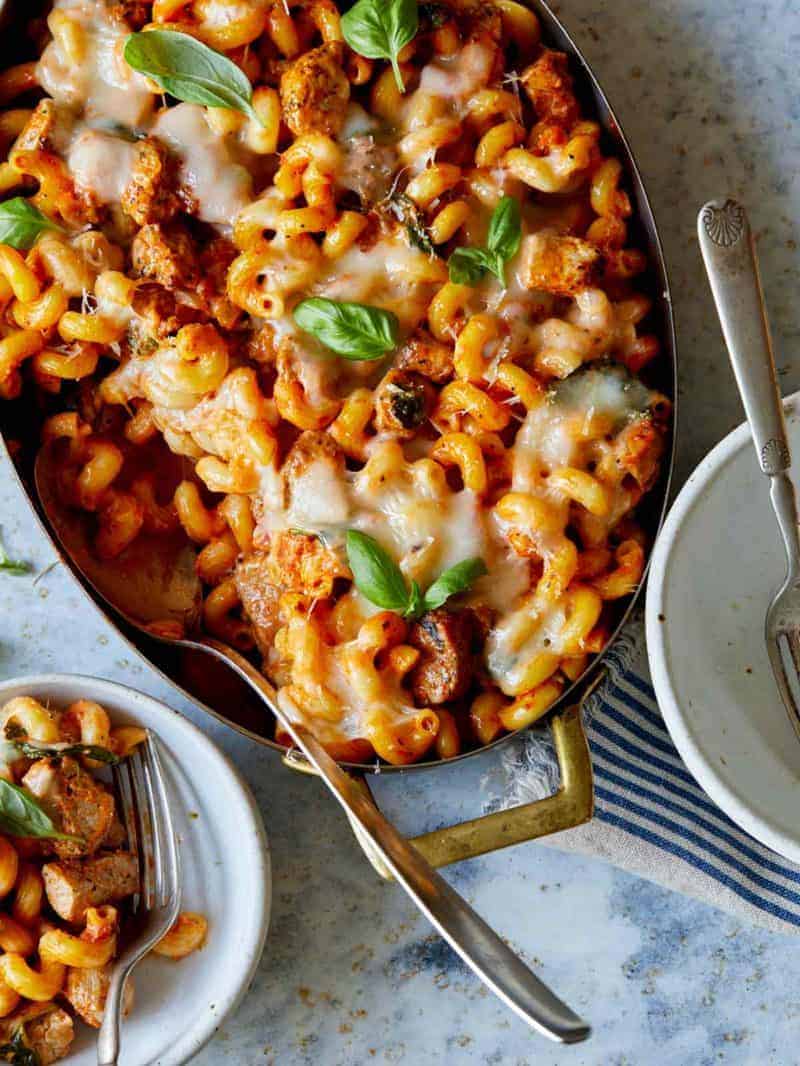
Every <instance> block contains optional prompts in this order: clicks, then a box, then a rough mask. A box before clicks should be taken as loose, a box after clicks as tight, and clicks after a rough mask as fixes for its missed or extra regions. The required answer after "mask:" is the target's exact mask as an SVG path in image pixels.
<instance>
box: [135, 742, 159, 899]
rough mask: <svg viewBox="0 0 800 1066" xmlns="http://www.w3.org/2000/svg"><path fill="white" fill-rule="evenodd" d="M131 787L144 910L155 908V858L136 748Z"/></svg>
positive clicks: (151, 823) (146, 800) (152, 836)
mask: <svg viewBox="0 0 800 1066" xmlns="http://www.w3.org/2000/svg"><path fill="white" fill-rule="evenodd" d="M128 761H129V763H130V771H131V785H132V791H133V798H134V803H135V807H136V815H137V818H138V822H139V846H140V852H139V864H140V867H141V872H142V897H143V902H144V906H145V909H146V910H152V908H153V907H154V906H155V896H156V857H155V848H154V832H153V818H152V814H151V811H152V808H151V805H150V799H149V796H148V792H147V784H146V782H145V777H144V767H143V760H142V755H141V753H140V751H139V749H138V748H137V749H136V751H134V752H133V753H132V754H131V755H130V757H129V760H128Z"/></svg>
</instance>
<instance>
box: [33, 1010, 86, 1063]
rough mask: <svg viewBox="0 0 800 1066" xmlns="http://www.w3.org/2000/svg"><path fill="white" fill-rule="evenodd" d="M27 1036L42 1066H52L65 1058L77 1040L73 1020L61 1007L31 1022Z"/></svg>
mask: <svg viewBox="0 0 800 1066" xmlns="http://www.w3.org/2000/svg"><path fill="white" fill-rule="evenodd" d="M25 1034H26V1036H27V1038H28V1043H29V1044H30V1046H31V1047H32V1048H33V1050H34V1051H35V1052H36V1054H37V1055H38V1056H39V1062H40V1063H41V1066H51V1063H53V1062H58V1061H59V1060H60V1059H63V1058H65V1057H66V1056H67V1055H68V1054H69V1049H70V1048H71V1047H72V1041H73V1040H74V1039H75V1029H74V1026H73V1023H72V1018H70V1016H69V1015H68V1014H67V1012H66V1011H65V1010H61V1008H60V1007H59V1008H57V1009H56V1010H51V1011H48V1012H47V1013H46V1014H41V1015H39V1017H38V1018H33V1019H32V1020H31V1021H29V1022H28V1023H27V1024H26V1026H25Z"/></svg>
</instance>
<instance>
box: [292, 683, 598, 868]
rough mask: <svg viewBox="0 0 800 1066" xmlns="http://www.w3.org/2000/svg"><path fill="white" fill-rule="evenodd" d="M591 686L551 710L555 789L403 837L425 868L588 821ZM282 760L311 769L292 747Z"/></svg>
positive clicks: (369, 852) (370, 854)
mask: <svg viewBox="0 0 800 1066" xmlns="http://www.w3.org/2000/svg"><path fill="white" fill-rule="evenodd" d="M597 680H599V678H598V679H597ZM597 680H596V681H595V684H596V683H597ZM593 688H594V685H592V686H591V688H589V689H587V690H586V691H585V692H584V694H583V697H582V698H581V700H580V702H579V703H577V704H573V705H572V706H570V707H567V708H565V709H564V710H562V711H556V712H555V713H554V714H553V715H552V717H551V719H550V730H551V732H552V736H553V743H554V746H555V752H556V758H557V760H558V768H559V771H560V774H561V784H560V786H559V788H558V790H557V791H556V792H554V793H553V795H552V796H547V797H546V798H545V799H541V800H534V801H533V802H532V803H523V804H521V805H520V806H519V807H512V808H511V809H510V810H506V811H495V812H494V813H493V814H484V815H482V816H481V817H479V818H471V819H469V820H468V821H466V822H459V823H457V824H456V825H449V826H445V827H444V828H442V829H434V830H433V832H431V833H423V834H422V835H421V836H417V837H411V838H409V840H410V843H411V844H413V845H414V847H415V848H416V849H417V851H419V852H420V854H421V855H423V857H424V858H426V859H427V860H428V862H429V863H430V864H431V866H447V865H449V864H450V863H451V862H460V861H461V860H462V859H472V858H475V856H477V855H485V854H486V853H487V852H490V851H499V850H500V848H507V847H510V846H511V845H512V844H522V843H523V842H524V841H526V840H535V839H537V838H538V837H542V836H548V835H549V834H550V833H559V832H561V831H562V830H564V829H572V828H573V827H574V826H576V825H582V824H583V823H584V822H588V821H589V820H590V818H591V817H592V813H593V811H594V781H593V775H592V760H591V756H590V754H589V744H588V742H587V740H586V733H585V731H584V727H583V718H582V714H581V711H582V708H583V704H584V701H585V699H586V697H587V696H588V694H589V692H590V691H591V690H592V689H593ZM284 763H285V764H286V765H287V766H290V767H291V768H292V769H294V770H300V771H303V772H306V773H309V772H310V773H313V772H314V771H313V769H312V768H311V767H310V766H309V764H308V763H307V762H306V761H305V759H304V758H303V757H302V755H299V753H297V752H294V751H293V752H288V753H287V754H286V755H285V756H284ZM355 781H356V782H357V784H358V785H359V787H360V788H362V789H363V791H364V792H365V794H366V795H367V796H368V797H369V798H370V799H371V800H372V801H373V802H374V799H373V796H372V791H371V789H370V787H369V785H368V784H367V782H366V779H365V778H364V776H363V775H359V776H356V777H355ZM351 825H352V823H351ZM353 832H354V833H355V835H356V838H357V839H358V842H359V843H360V845H361V847H362V848H363V850H364V852H365V854H366V856H367V858H368V859H369V860H370V862H371V863H372V865H373V866H374V868H375V870H376V871H377V872H378V873H379V874H380V875H381V877H383V878H385V879H386V880H391V878H392V875H391V873H390V872H389V870H388V869H387V868H386V866H385V865H384V863H383V862H382V861H381V860H380V858H379V857H378V856H377V855H376V854H375V853H374V851H373V849H372V847H371V845H370V842H369V840H368V839H367V838H366V837H365V836H363V834H362V833H361V832H360V830H359V829H358V828H357V827H356V826H353Z"/></svg>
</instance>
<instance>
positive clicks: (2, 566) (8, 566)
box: [0, 541, 30, 574]
mask: <svg viewBox="0 0 800 1066" xmlns="http://www.w3.org/2000/svg"><path fill="white" fill-rule="evenodd" d="M29 570H30V567H29V566H28V564H27V563H22V562H17V561H16V560H14V559H9V557H8V555H7V553H6V549H5V548H4V546H3V542H2V541H0V571H2V572H3V573H5V574H27V573H28V571H29Z"/></svg>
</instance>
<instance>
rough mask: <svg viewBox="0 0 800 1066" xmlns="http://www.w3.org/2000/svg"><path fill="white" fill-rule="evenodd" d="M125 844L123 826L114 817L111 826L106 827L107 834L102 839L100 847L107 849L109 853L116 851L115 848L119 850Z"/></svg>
mask: <svg viewBox="0 0 800 1066" xmlns="http://www.w3.org/2000/svg"><path fill="white" fill-rule="evenodd" d="M124 843H125V826H124V825H123V824H122V822H121V821H120V820H119V818H118V817H117V816H116V814H115V815H114V818H113V821H112V822H111V825H110V826H109V827H108V832H107V833H106V835H105V836H104V837H103V840H102V843H101V845H100V846H101V847H103V848H108V850H109V851H116V850H117V848H121V847H122V846H123V844H124Z"/></svg>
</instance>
